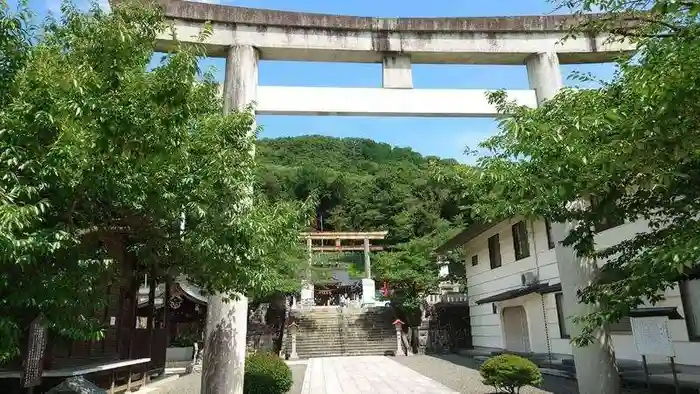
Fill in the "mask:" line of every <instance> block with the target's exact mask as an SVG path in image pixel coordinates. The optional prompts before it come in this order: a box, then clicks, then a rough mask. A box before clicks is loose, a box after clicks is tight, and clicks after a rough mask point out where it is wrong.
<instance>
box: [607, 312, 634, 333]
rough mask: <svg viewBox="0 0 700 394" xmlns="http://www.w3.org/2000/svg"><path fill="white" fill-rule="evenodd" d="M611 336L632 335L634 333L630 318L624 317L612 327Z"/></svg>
mask: <svg viewBox="0 0 700 394" xmlns="http://www.w3.org/2000/svg"><path fill="white" fill-rule="evenodd" d="M610 333H611V334H631V333H632V322H631V321H630V318H629V316H624V317H623V318H621V319H620V321H618V322H617V323H613V324H611V325H610Z"/></svg>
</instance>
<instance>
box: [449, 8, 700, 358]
mask: <svg viewBox="0 0 700 394" xmlns="http://www.w3.org/2000/svg"><path fill="white" fill-rule="evenodd" d="M565 3H566V4H567V5H569V6H573V7H578V9H579V10H584V11H585V10H588V9H590V7H594V6H597V7H599V8H602V10H603V11H609V12H612V14H611V15H612V16H609V17H607V18H606V19H605V22H606V23H607V22H609V23H618V25H619V22H620V21H621V20H622V21H625V22H627V21H629V20H634V21H636V22H638V23H636V24H632V25H630V26H631V27H629V26H628V28H626V29H625V30H624V31H620V33H621V34H624V35H625V36H626V38H627V39H632V40H634V42H635V43H636V44H637V45H638V53H637V54H636V55H635V56H633V57H628V58H621V59H620V60H619V62H618V71H617V72H616V74H615V76H614V78H613V79H612V81H610V82H603V83H602V86H601V87H600V88H597V89H564V90H563V91H561V92H560V93H559V94H558V95H557V96H556V97H555V98H553V99H551V100H549V101H546V102H545V103H544V105H542V106H540V107H539V108H536V109H531V108H525V107H519V106H516V105H514V104H513V103H509V102H507V101H506V100H505V96H504V94H503V93H501V92H499V93H496V94H494V95H493V96H492V97H491V99H492V101H493V102H495V103H496V104H497V106H498V107H499V109H500V111H502V112H503V113H508V114H511V115H512V116H510V117H508V118H506V119H504V120H503V121H502V122H501V123H500V131H499V133H498V134H497V135H496V136H494V137H493V138H490V139H488V140H487V141H485V142H484V143H483V144H482V147H484V148H487V149H489V150H490V151H491V155H490V156H487V157H484V158H481V159H480V162H479V170H480V177H481V178H480V181H479V182H477V184H476V186H474V187H471V186H472V185H471V181H472V180H473V178H472V177H470V176H468V174H462V179H463V181H464V183H463V184H464V185H465V188H470V187H471V189H470V193H471V194H472V195H476V196H480V197H482V198H481V199H480V201H479V203H478V204H476V205H475V206H474V210H475V212H476V213H477V214H478V215H479V216H483V217H489V218H496V217H503V216H510V215H515V214H524V215H527V216H530V217H540V218H541V217H546V218H550V219H551V220H553V221H558V222H564V221H572V222H574V223H577V226H576V228H575V229H574V231H572V232H571V233H570V234H569V235H568V237H566V239H565V240H564V244H566V245H573V246H574V247H575V249H576V250H577V251H578V253H580V254H583V255H588V256H593V257H596V258H601V259H605V260H607V264H606V265H605V266H604V268H603V271H602V274H603V276H604V277H605V278H607V280H600V281H598V282H596V283H593V284H591V285H590V286H588V287H587V288H586V289H584V290H583V291H582V292H581V293H580V294H579V297H580V299H581V301H582V302H586V303H600V304H603V305H605V308H601V309H600V310H598V311H596V312H593V313H591V314H589V315H586V316H581V317H580V322H581V323H583V327H584V330H583V333H582V335H581V336H580V337H579V338H575V341H576V342H577V343H578V344H579V345H583V344H586V343H589V341H591V340H592V339H593V338H592V335H593V333H594V332H595V330H597V329H598V328H599V327H600V326H601V325H603V324H605V323H610V322H615V321H617V320H619V319H620V318H621V317H622V316H624V315H626V314H627V313H628V312H629V310H630V309H631V308H635V307H637V306H639V305H641V304H642V303H643V302H644V301H645V300H648V301H651V302H652V303H653V302H656V301H658V300H660V299H661V297H662V291H663V290H666V289H669V288H671V287H673V286H675V285H676V281H677V280H679V279H680V278H682V276H683V274H684V273H686V272H688V271H689V270H690V269H692V268H693V267H697V264H698V261H700V237H698V234H700V222H699V221H698V218H699V217H700V216H699V215H698V214H699V213H700V211H699V210H698V208H699V207H700V205H699V204H700V195H699V194H698V188H697V185H698V182H700V156H699V155H698V152H700V132H699V130H700V123H699V120H700V118H698V116H697V114H698V113H700V112H699V111H700V71H699V70H700V58H699V57H698V56H697V54H698V53H700V52H699V51H700V34H699V33H700V30H699V27H700V26H699V25H698V18H697V15H698V14H697V13H698V9H699V8H700V5H699V3H698V2H697V1H671V0H668V1H665V0H664V1H662V0H657V1H652V2H647V1H643V2H641V1H633V0H629V1H623V0H610V1H608V0H581V1H567V2H565ZM645 4H648V6H647V5H645ZM641 11H645V13H641ZM588 27H590V26H586V28H588ZM600 27H601V28H604V27H605V26H604V25H600ZM608 27H609V26H608ZM579 77H580V78H582V79H587V77H585V76H579ZM457 179H459V177H458V178H457ZM581 199H583V200H586V201H589V202H591V203H590V204H588V206H587V207H585V208H583V209H573V208H572V207H574V205H571V204H567V203H568V202H570V201H576V200H581ZM640 219H641V220H646V221H648V223H649V226H650V230H649V232H648V233H642V234H637V235H636V236H634V237H633V238H631V239H629V240H625V241H622V242H619V243H617V244H614V245H613V246H611V247H609V248H604V249H602V250H599V249H600V248H596V246H595V242H594V241H595V239H596V232H595V226H596V224H599V223H601V222H602V221H604V220H627V221H636V220H640ZM611 278H612V279H611Z"/></svg>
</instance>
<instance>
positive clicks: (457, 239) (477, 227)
mask: <svg viewBox="0 0 700 394" xmlns="http://www.w3.org/2000/svg"><path fill="white" fill-rule="evenodd" d="M503 220H505V219H498V220H492V221H489V222H477V223H475V224H472V225H471V226H469V227H467V228H466V229H464V230H463V231H462V232H460V233H459V234H457V235H455V236H454V237H452V238H450V239H448V240H447V242H445V243H444V244H442V245H440V246H438V247H437V248H436V249H435V252H436V253H439V254H442V253H447V252H449V251H451V250H454V249H456V248H458V247H460V246H462V245H464V244H465V243H467V242H469V241H471V240H472V239H474V238H476V237H478V236H479V235H481V234H482V233H483V232H484V231H486V230H488V229H490V228H491V227H493V226H495V225H497V224H498V223H500V222H502V221H503Z"/></svg>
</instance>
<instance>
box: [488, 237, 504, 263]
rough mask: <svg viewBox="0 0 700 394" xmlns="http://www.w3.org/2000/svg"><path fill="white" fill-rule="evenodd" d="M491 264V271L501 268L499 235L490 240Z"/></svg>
mask: <svg viewBox="0 0 700 394" xmlns="http://www.w3.org/2000/svg"><path fill="white" fill-rule="evenodd" d="M489 263H490V264H491V269H494V268H498V267H500V266H501V241H500V240H499V238H498V234H496V235H494V236H492V237H491V238H489Z"/></svg>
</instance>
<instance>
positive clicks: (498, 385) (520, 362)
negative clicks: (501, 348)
mask: <svg viewBox="0 0 700 394" xmlns="http://www.w3.org/2000/svg"><path fill="white" fill-rule="evenodd" d="M480 372H481V377H482V378H484V384H487V385H489V386H493V387H494V388H495V389H496V390H498V391H500V392H506V393H510V394H517V393H519V392H520V388H521V387H523V386H539V385H541V384H542V373H540V369H539V368H537V365H535V363H533V362H532V361H530V360H528V359H525V358H522V357H520V356H516V355H514V354H502V355H500V356H496V357H491V358H490V359H488V360H486V362H485V363H484V364H483V365H481V371H480Z"/></svg>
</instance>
